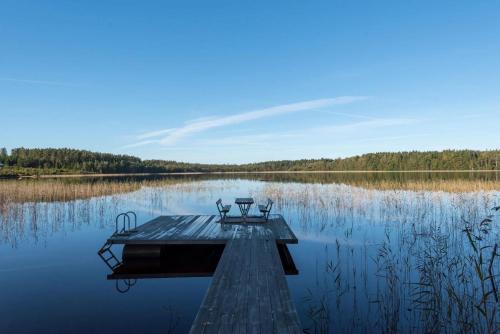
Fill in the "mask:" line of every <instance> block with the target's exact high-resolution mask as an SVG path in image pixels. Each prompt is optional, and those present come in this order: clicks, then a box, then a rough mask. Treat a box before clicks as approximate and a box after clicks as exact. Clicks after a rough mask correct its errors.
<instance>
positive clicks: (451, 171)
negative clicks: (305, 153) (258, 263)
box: [19, 169, 500, 179]
mask: <svg viewBox="0 0 500 334" xmlns="http://www.w3.org/2000/svg"><path fill="white" fill-rule="evenodd" d="M370 173H374V174H382V173H500V170H489V169H488V170H479V169H474V170H345V171H332V170H324V171H308V170H305V171H238V172H172V173H112V174H54V175H51V174H41V175H26V176H20V177H19V178H22V179H24V178H33V179H37V178H40V179H49V178H76V177H123V176H176V175H180V176H182V175H243V174H370Z"/></svg>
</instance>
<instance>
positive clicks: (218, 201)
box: [215, 198, 222, 211]
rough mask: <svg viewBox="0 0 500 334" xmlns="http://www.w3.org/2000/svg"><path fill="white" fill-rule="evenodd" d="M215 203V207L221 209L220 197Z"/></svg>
mask: <svg viewBox="0 0 500 334" xmlns="http://www.w3.org/2000/svg"><path fill="white" fill-rule="evenodd" d="M215 204H217V209H219V211H220V210H221V209H222V198H219V199H218V200H217V202H215Z"/></svg>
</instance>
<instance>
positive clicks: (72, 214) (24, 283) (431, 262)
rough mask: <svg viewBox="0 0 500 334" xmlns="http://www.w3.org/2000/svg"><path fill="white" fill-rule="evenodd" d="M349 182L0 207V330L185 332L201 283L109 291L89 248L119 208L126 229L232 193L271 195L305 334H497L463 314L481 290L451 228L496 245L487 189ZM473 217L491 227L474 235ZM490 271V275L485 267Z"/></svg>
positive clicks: (483, 320)
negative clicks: (131, 221)
mask: <svg viewBox="0 0 500 334" xmlns="http://www.w3.org/2000/svg"><path fill="white" fill-rule="evenodd" d="M371 177H373V176H371ZM382 177H383V176H378V175H377V176H376V178H382ZM388 177H389V179H390V180H389V181H391V178H392V181H395V180H396V181H397V182H400V181H401V179H400V178H401V177H403V178H404V177H407V176H397V175H396V176H394V175H392V176H388ZM353 178H356V180H357V181H356V182H358V181H363V178H365V179H366V180H367V182H370V181H369V180H368V177H367V176H363V175H357V176H332V175H312V176H307V175H299V176H297V175H295V176H289V177H287V176H286V175H279V176H274V177H266V176H258V177H249V178H239V177H233V178H229V179H220V178H219V179H218V178H214V177H211V178H209V179H207V178H206V177H199V178H196V177H189V178H178V179H176V180H177V181H178V182H171V180H170V181H169V182H168V183H165V184H164V185H162V184H161V180H155V183H151V184H149V183H144V184H143V186H142V187H138V189H137V190H135V191H131V192H127V193H121V194H113V195H109V196H102V197H93V198H86V199H78V200H72V201H60V202H51V203H46V202H39V203H22V204H19V203H17V204H16V203H10V204H9V205H8V206H7V208H4V210H3V212H2V214H1V215H0V287H1V291H0V333H35V332H36V333H40V332H50V333H89V332H123V333H134V332H140V333H185V332H187V331H188V330H189V327H190V325H191V322H192V321H193V319H194V317H195V315H196V312H197V310H198V307H199V306H200V303H201V301H202V299H203V296H204V294H205V291H206V289H207V287H208V286H209V284H210V280H211V278H210V277H201V278H200V277H195V278H164V279H142V280H138V281H137V283H136V284H135V285H134V286H132V287H131V288H130V289H129V290H128V291H127V292H126V293H120V292H118V291H117V289H116V281H112V280H107V279H106V275H107V274H109V273H110V270H109V269H108V268H107V267H106V265H105V264H104V263H103V262H102V261H101V259H100V258H99V257H98V256H97V250H98V249H99V248H100V247H101V246H102V244H103V243H104V241H105V239H106V238H107V237H108V236H109V235H110V234H112V233H113V231H114V217H115V216H116V214H118V213H120V212H123V211H129V210H133V211H135V212H136V213H137V215H138V222H139V223H143V222H146V221H148V220H150V219H152V218H154V217H156V216H158V215H173V214H215V213H216V212H217V211H216V207H215V201H216V200H217V199H218V198H219V197H221V198H222V199H223V200H224V201H225V202H228V203H230V202H233V201H234V198H235V197H244V196H252V197H254V198H255V199H256V200H257V201H259V202H264V200H265V199H266V198H267V197H270V198H272V199H274V201H275V203H276V206H275V208H274V212H275V213H281V214H282V215H283V216H284V217H285V219H286V220H287V222H288V223H289V224H290V226H291V228H292V229H293V230H294V232H295V234H296V235H297V237H298V239H299V244H298V245H290V246H289V250H290V252H291V254H292V256H293V259H294V261H295V264H296V266H297V268H298V270H299V274H298V275H290V276H287V279H288V283H289V286H290V289H291V292H292V295H293V298H294V300H295V305H296V306H297V309H298V311H299V313H300V317H301V320H302V324H303V326H304V328H305V329H306V331H308V332H310V333H320V332H332V331H333V330H335V332H359V333H365V332H392V331H399V332H401V331H405V332H429V331H441V332H455V331H460V330H462V329H464V328H467V329H468V330H470V331H472V332H474V331H478V332H481V331H483V330H486V329H487V328H488V321H490V322H491V321H493V323H495V324H498V321H499V320H500V319H499V318H498V315H495V314H493V313H490V315H489V318H488V317H484V316H483V315H481V314H480V312H475V314H474V315H470V314H469V315H467V316H466V315H464V311H465V310H469V309H470V310H472V309H474V308H477V307H475V305H476V304H478V303H479V302H480V300H481V298H480V297H481V291H479V290H478V289H479V287H480V286H481V284H480V283H481V281H480V280H478V279H477V278H475V276H474V270H473V269H472V268H473V266H470V265H469V264H470V263H472V262H468V261H469V260H470V261H473V257H474V254H475V253H474V249H473V247H471V245H470V242H469V241H468V238H467V234H466V233H465V232H464V231H463V230H464V229H465V228H466V227H468V226H472V232H473V233H475V234H476V235H477V236H480V240H479V239H478V240H477V241H476V242H477V243H480V245H481V246H485V247H486V248H485V249H484V252H485V253H484V257H485V258H488V259H489V258H491V254H490V253H491V249H492V247H490V248H489V246H493V245H494V244H495V243H498V242H499V240H500V238H499V229H498V223H499V218H498V216H499V215H495V214H494V213H495V212H494V211H492V210H491V208H492V207H493V206H495V205H499V204H500V198H499V195H500V193H499V192H498V191H497V190H488V191H475V192H468V193H447V192H439V191H435V192H430V191H406V190H378V189H376V187H363V186H361V185H360V184H358V183H355V184H354V185H353V182H348V181H349V180H351V179H353ZM435 178H438V179H443V178H444V179H450V178H451V179H453V177H450V176H449V175H438V176H435ZM493 178H495V176H493ZM424 179H425V177H424ZM458 179H460V180H463V179H486V180H490V179H492V176H491V175H488V176H484V177H482V176H479V177H478V176H473V177H472V176H470V175H461V176H460V177H459V178H458ZM416 180H417V181H425V180H422V176H418V177H417V178H416ZM378 181H380V180H378ZM403 181H404V180H403ZM40 182H44V181H40ZM84 182H89V181H84ZM92 182H100V181H92ZM123 182H126V181H125V180H123ZM0 186H1V185H0ZM4 206H5V205H4ZM236 209H237V207H236V206H234V205H233V212H232V214H236V213H237V212H236ZM254 209H255V208H254ZM486 217H489V219H491V222H487V223H484V224H482V225H481V224H480V222H481V221H483V219H484V218H486ZM117 249H119V248H117ZM117 253H119V252H117ZM488 265H489V263H488V264H486V265H485V266H484V267H485V270H486V269H487V267H488ZM491 268H492V270H493V271H494V272H495V273H498V272H499V269H500V263H499V260H498V257H495V256H493V259H492V260H491ZM495 279H497V278H495ZM494 282H495V281H494ZM118 283H120V282H118ZM490 283H491V282H490ZM453 294H455V295H456V297H452V296H453ZM490 296H491V295H490ZM476 299H477V300H476ZM460 301H461V303H462V304H463V305H462V306H458V305H460ZM495 304H498V303H495V301H494V300H493V299H491V302H489V303H488V304H484V306H485V307H487V311H490V310H493V309H494V308H495V307H496V305H495ZM471 312H472V311H471ZM498 313H500V312H498ZM491 318H493V320H491ZM464 319H465V320H464Z"/></svg>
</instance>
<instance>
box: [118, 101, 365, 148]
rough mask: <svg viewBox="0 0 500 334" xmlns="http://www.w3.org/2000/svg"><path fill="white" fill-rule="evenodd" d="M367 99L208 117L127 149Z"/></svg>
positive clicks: (151, 134)
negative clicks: (266, 118)
mask: <svg viewBox="0 0 500 334" xmlns="http://www.w3.org/2000/svg"><path fill="white" fill-rule="evenodd" d="M367 98H368V97H366V96H340V97H334V98H327V99H319V100H310V101H304V102H298V103H291V104H284V105H279V106H275V107H270V108H265V109H259V110H253V111H249V112H244V113H239V114H235V115H231V116H224V117H209V118H203V119H198V120H193V121H190V122H186V123H185V124H184V126H182V127H179V128H172V129H163V130H156V131H151V132H146V133H142V134H140V135H139V136H137V139H147V138H155V137H160V136H163V137H162V138H161V139H157V140H143V141H140V142H137V143H134V144H131V145H128V147H137V146H142V145H148V144H151V143H153V142H158V143H160V144H161V145H165V146H169V145H173V144H175V143H176V142H177V141H179V140H180V139H182V138H184V137H188V136H191V135H193V134H195V133H199V132H203V131H206V130H209V129H213V128H218V127H224V126H229V125H234V124H240V123H244V122H249V121H253V120H257V119H261V118H265V117H272V116H277V115H282V114H287V113H292V112H298V111H307V110H314V109H321V108H325V107H331V106H334V105H345V104H351V103H354V102H358V101H363V100H366V99H367Z"/></svg>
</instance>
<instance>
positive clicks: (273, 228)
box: [108, 215, 298, 245]
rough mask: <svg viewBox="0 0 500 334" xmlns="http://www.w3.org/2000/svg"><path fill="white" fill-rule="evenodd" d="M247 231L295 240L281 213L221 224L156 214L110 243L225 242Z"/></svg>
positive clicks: (203, 218)
mask: <svg viewBox="0 0 500 334" xmlns="http://www.w3.org/2000/svg"><path fill="white" fill-rule="evenodd" d="M249 232H251V235H252V236H269V235H271V236H273V237H274V239H275V240H276V241H277V242H280V243H297V242H298V241H297V237H296V236H295V234H294V233H293V232H292V230H291V229H290V227H289V226H288V225H287V223H286V222H285V220H284V219H283V217H282V216H281V215H271V216H270V217H269V221H268V222H260V223H253V222H248V223H244V224H228V223H224V224H221V223H220V222H219V216H214V215H210V216H209V215H202V216H195V215H191V216H160V217H157V218H155V219H153V220H151V221H149V222H147V223H145V224H143V225H141V226H138V227H137V232H135V233H132V234H130V235H126V236H120V235H113V236H111V237H110V238H109V239H108V242H109V243H113V244H142V245H147V244H183V243H186V244H197V243H199V244H203V243H205V244H213V243H221V244H225V243H226V242H227V241H228V240H231V239H237V238H240V237H241V235H245V234H247V233H249Z"/></svg>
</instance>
